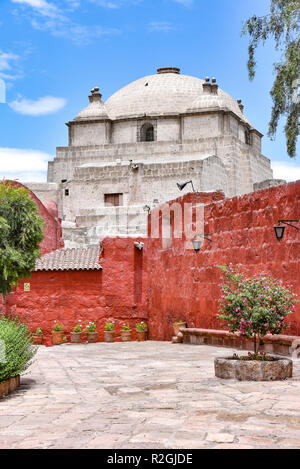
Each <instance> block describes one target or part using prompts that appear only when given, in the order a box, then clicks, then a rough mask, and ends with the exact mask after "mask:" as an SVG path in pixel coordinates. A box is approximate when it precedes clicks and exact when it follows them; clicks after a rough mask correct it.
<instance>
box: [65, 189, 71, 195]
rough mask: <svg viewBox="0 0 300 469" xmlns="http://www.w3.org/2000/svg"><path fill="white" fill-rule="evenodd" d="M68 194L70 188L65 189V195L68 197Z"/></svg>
mask: <svg viewBox="0 0 300 469" xmlns="http://www.w3.org/2000/svg"><path fill="white" fill-rule="evenodd" d="M68 195H70V192H69V189H65V196H66V197H67V196H68Z"/></svg>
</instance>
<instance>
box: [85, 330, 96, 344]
mask: <svg viewBox="0 0 300 469" xmlns="http://www.w3.org/2000/svg"><path fill="white" fill-rule="evenodd" d="M86 340H87V342H88V343H89V344H95V343H96V342H98V332H87V334H86Z"/></svg>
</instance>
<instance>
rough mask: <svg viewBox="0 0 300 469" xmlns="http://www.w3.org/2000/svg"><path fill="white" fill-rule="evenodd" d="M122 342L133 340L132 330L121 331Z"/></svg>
mask: <svg viewBox="0 0 300 469" xmlns="http://www.w3.org/2000/svg"><path fill="white" fill-rule="evenodd" d="M121 339H122V342H131V331H121Z"/></svg>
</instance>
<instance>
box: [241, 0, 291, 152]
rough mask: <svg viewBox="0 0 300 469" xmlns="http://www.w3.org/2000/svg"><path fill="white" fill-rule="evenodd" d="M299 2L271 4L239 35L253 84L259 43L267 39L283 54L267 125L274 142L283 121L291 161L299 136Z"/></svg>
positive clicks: (275, 1) (287, 0) (276, 66)
mask: <svg viewBox="0 0 300 469" xmlns="http://www.w3.org/2000/svg"><path fill="white" fill-rule="evenodd" d="M299 27H300V1H299V0H271V6H270V13H269V14H268V15H266V16H263V17H257V16H253V17H252V18H249V19H248V20H247V21H246V22H245V24H244V27H243V31H242V34H248V35H249V37H250V42H249V49H248V51H249V59H248V72H249V78H250V80H253V78H254V77H255V72H256V60H255V52H256V49H257V47H258V46H259V44H260V43H263V44H264V42H265V41H266V40H267V39H268V38H273V39H274V41H275V49H276V50H280V51H281V52H282V58H281V61H280V62H278V63H275V64H274V72H275V80H274V83H273V87H272V89H271V91H270V94H271V97H272V100H273V107H272V116H271V120H270V123H269V132H268V136H269V137H270V138H274V137H275V134H276V131H277V127H278V122H279V119H280V118H281V117H283V116H284V117H285V119H286V124H285V135H286V143H287V153H288V155H289V156H290V157H291V158H292V157H295V155H296V144H297V138H298V135H299V113H300V99H299V96H298V95H297V93H299V87H300V39H299Z"/></svg>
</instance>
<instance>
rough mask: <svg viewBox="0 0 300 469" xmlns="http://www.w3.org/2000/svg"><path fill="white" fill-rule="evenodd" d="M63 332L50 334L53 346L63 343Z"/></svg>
mask: <svg viewBox="0 0 300 469" xmlns="http://www.w3.org/2000/svg"><path fill="white" fill-rule="evenodd" d="M64 335H65V333H64V331H57V332H54V331H53V332H52V343H53V345H60V344H62V343H63V339H64Z"/></svg>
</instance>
